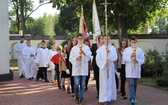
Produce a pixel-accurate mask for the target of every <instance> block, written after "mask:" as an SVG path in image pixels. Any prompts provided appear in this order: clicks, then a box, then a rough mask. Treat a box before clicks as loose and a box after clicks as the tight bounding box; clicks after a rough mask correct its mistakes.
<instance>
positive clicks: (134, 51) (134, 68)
mask: <svg viewBox="0 0 168 105" xmlns="http://www.w3.org/2000/svg"><path fill="white" fill-rule="evenodd" d="M133 53H134V54H135V57H133V58H132V59H133V61H134V67H133V70H136V62H135V61H136V47H134V48H133Z"/></svg>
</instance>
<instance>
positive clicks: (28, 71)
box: [22, 46, 36, 78]
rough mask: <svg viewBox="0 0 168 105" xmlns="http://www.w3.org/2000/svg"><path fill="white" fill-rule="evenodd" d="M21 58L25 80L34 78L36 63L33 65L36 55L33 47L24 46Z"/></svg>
mask: <svg viewBox="0 0 168 105" xmlns="http://www.w3.org/2000/svg"><path fill="white" fill-rule="evenodd" d="M22 54H23V57H24V61H25V77H26V78H32V77H33V76H35V72H36V63H35V55H36V50H35V49H34V47H33V46H30V47H28V46H26V47H25V48H24V49H23V52H22ZM30 54H33V55H34V57H31V56H30Z"/></svg>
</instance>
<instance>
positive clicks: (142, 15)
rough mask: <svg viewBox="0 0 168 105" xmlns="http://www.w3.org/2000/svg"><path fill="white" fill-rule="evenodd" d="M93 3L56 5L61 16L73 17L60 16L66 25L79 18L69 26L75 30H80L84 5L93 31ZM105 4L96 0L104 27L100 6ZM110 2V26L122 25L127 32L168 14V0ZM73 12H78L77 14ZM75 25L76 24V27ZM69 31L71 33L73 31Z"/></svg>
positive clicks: (73, 1) (76, 1)
mask: <svg viewBox="0 0 168 105" xmlns="http://www.w3.org/2000/svg"><path fill="white" fill-rule="evenodd" d="M92 2H93V1H92V0H66V3H65V4H64V5H63V6H62V7H61V6H60V3H58V4H57V3H56V4H55V5H59V6H60V7H61V14H66V15H73V16H71V17H68V18H64V17H65V15H64V16H60V17H61V18H63V21H64V23H65V24H64V25H66V24H68V21H69V22H70V21H71V20H74V19H76V18H78V21H77V20H76V22H72V23H70V25H68V26H72V27H73V28H78V27H77V26H78V25H79V16H80V12H81V5H83V7H84V16H85V20H86V22H87V25H88V28H89V30H92V24H91V23H92ZM103 2H104V1H102V0H96V4H97V11H98V15H99V19H100V23H101V24H102V25H103V24H104V6H103V5H100V4H101V3H103ZM108 2H109V3H111V4H110V5H108V13H107V14H108V26H114V28H115V29H118V28H119V27H120V25H122V26H123V27H122V28H125V30H126V31H127V30H128V29H129V30H138V29H139V28H141V27H143V26H145V25H146V24H147V22H154V21H155V19H156V17H157V16H158V15H160V16H163V15H164V14H167V5H168V0H108ZM74 7H75V8H74ZM66 8H69V9H70V8H74V9H72V10H69V11H71V12H68V13H67V11H68V10H66ZM65 10H66V11H65ZM112 11H113V13H112ZM73 12H76V14H75V13H73ZM119 23H121V24H119ZM74 24H76V25H75V27H74ZM62 25H63V24H61V26H62ZM63 27H64V26H63ZM64 28H65V27H64ZM122 30H124V29H122ZM69 31H70V32H71V30H69Z"/></svg>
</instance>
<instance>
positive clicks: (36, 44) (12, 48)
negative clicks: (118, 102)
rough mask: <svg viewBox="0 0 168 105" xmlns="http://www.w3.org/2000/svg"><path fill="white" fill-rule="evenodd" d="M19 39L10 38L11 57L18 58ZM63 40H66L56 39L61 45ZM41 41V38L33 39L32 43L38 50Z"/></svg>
mask: <svg viewBox="0 0 168 105" xmlns="http://www.w3.org/2000/svg"><path fill="white" fill-rule="evenodd" d="M18 41H19V40H10V52H11V56H10V59H17V54H16V52H15V46H16V43H17V42H18ZM45 41H48V40H45ZM62 41H64V40H56V43H57V45H60V44H61V43H62ZM25 42H26V40H25ZM40 42H41V40H31V44H32V46H33V47H34V48H35V49H36V50H37V48H38V47H39V44H40Z"/></svg>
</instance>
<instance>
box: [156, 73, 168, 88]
mask: <svg viewBox="0 0 168 105" xmlns="http://www.w3.org/2000/svg"><path fill="white" fill-rule="evenodd" d="M156 82H157V85H158V86H163V87H168V76H164V77H160V78H158V79H157V81H156Z"/></svg>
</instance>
